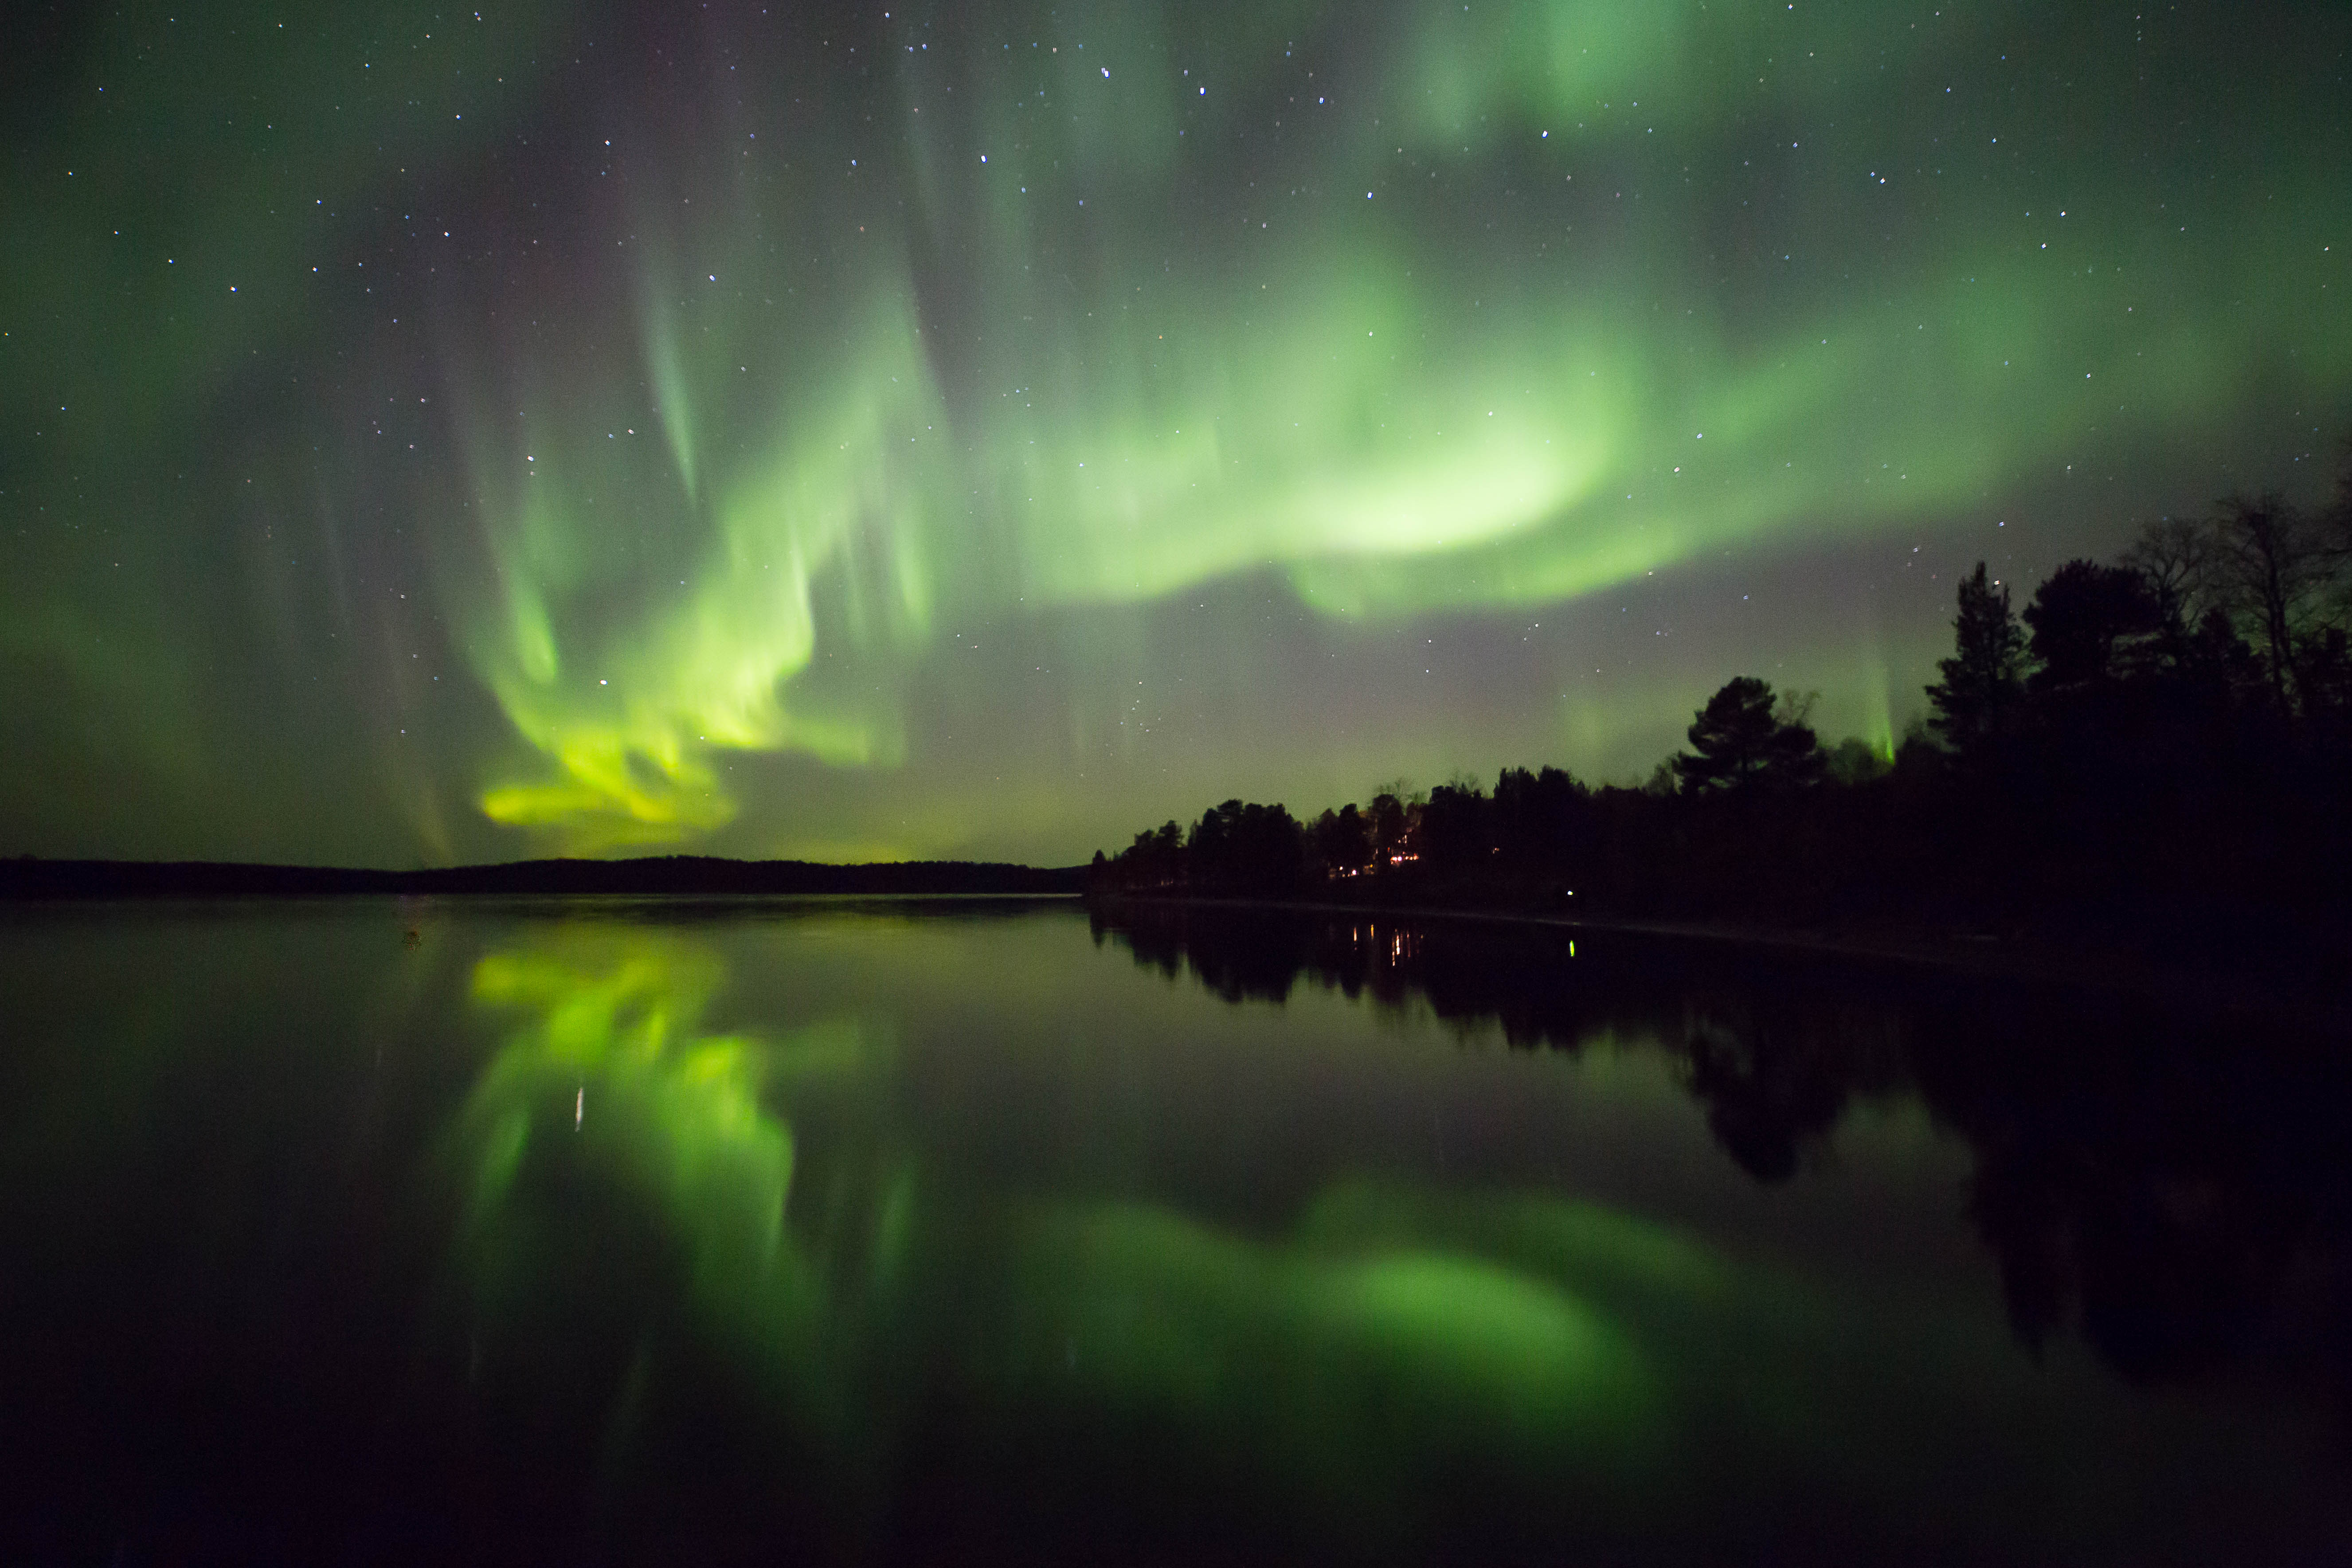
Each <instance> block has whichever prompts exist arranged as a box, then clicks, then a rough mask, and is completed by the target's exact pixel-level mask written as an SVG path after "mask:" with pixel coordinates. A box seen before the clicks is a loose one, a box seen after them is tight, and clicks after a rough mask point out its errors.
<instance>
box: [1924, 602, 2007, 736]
mask: <svg viewBox="0 0 2352 1568" xmlns="http://www.w3.org/2000/svg"><path fill="white" fill-rule="evenodd" d="M1959 598H1960V613H1959V616H1958V618H1957V619H1956V620H1954V621H1953V622H1952V629H1953V632H1954V633H1955V634H1956V635H1955V638H1954V641H1955V644H1956V646H1955V647H1954V649H1953V657H1951V658H1947V659H1940V660H1938V661H1937V665H1936V668H1937V669H1938V670H1940V671H1941V672H1942V673H1943V677H1944V679H1941V680H1939V681H1937V683H1936V684H1935V685H1933V686H1930V687H1929V688H1927V700H1928V701H1929V702H1931V703H1933V704H1935V708H1936V714H1935V717H1934V718H1932V719H1930V720H1928V723H1930V724H1932V725H1933V726H1935V728H1936V730H1937V732H1938V733H1940V734H1941V735H1942V736H1943V737H1944V739H1945V740H1946V741H1948V742H1950V743H1951V744H1952V745H1954V746H1956V747H1958V749H1960V750H1962V751H1966V750H1968V749H1969V747H1970V746H1973V745H1976V744H1979V742H1982V741H1983V740H1984V739H1985V738H1986V737H1987V736H1989V735H1991V734H1994V733H1996V732H1998V731H2000V728H2001V726H2002V725H2003V724H2004V723H2005V722H2006V721H2007V719H2008V717H2009V714H2010V713H2011V710H2013V709H2014V708H2015V707H2016V705H2017V703H2018V700H2020V699H2021V697H2023V696H2024V695H2025V633H2024V631H2023V630H2022V628H2021V627H2020V626H2018V624H2017V617H2016V616H2014V615H2013V614H2011V611H2010V607H2009V590H2008V589H2007V588H2006V587H2002V586H1998V585H1996V584H1991V583H1989V582H1987V581H1986V580H1985V563H1983V562H1981V561H1979V562H1978V563H1977V569H1976V571H1975V572H1974V573H1973V574H1970V575H1969V576H1967V577H1963V578H1961V579H1960V595H1959Z"/></svg>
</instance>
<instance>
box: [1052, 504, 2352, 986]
mask: <svg viewBox="0 0 2352 1568" xmlns="http://www.w3.org/2000/svg"><path fill="white" fill-rule="evenodd" d="M1953 624H1954V634H1955V635H1954V647H1953V653H1952V657H1951V658H1948V659H1945V660H1943V661H1942V662H1941V666H1940V671H1939V673H1940V676H1941V679H1938V680H1937V682H1936V683H1935V684H1933V685H1931V686H1929V687H1928V688H1927V699H1928V702H1929V705H1930V714H1929V716H1928V717H1927V720H1926V721H1924V722H1923V723H1920V724H1917V725H1915V726H1914V728H1913V730H1912V731H1911V732H1910V733H1909V734H1907V735H1906V736H1905V737H1904V739H1903V741H1902V742H1901V744H1900V745H1899V746H1894V747H1890V748H1887V749H1886V750H1885V751H1881V750H1878V749H1874V747H1872V746H1871V745H1869V744H1867V743H1865V742H1863V741H1861V740H1858V739H1849V740H1846V741H1844V742H1840V743H1839V744H1837V745H1835V746H1824V745H1823V744H1822V742H1821V740H1820V738H1819V737H1818V736H1816V734H1815V733H1814V731H1812V729H1811V726H1810V725H1809V723H1808V721H1807V720H1808V711H1809V709H1810V707H1811V701H1810V700H1809V699H1807V698H1803V697H1794V696H1791V695H1790V694H1786V693H1777V692H1775V691H1774V690H1773V689H1772V688H1771V686H1769V684H1767V683H1766V682H1765V681H1763V680H1760V679H1756V678H1754V677H1750V676H1742V677H1739V678H1738V679H1733V680H1731V681H1728V682H1727V683H1726V684H1725V685H1724V687H1723V688H1722V689H1720V690H1718V691H1717V692H1716V694H1715V695H1714V696H1713V697H1712V698H1710V699H1709V700H1708V701H1707V703H1706V706H1705V707H1704V708H1703V709H1701V710H1698V712H1697V713H1696V715H1695V717H1694V721H1693V722H1692V724H1691V725H1690V728H1689V731H1688V733H1689V738H1690V748H1689V750H1688V751H1686V752H1682V753H1680V754H1678V755H1676V756H1675V757H1673V758H1671V759H1669V760H1668V761H1667V762H1665V763H1661V764H1660V765H1659V767H1658V770H1657V772H1656V773H1654V774H1653V776H1652V777H1651V779H1650V781H1649V783H1648V784H1644V785H1643V786H1641V787H1638V788H1627V787H1619V786H1612V785H1603V786H1600V787H1595V786H1593V785H1591V784H1588V783H1587V782H1585V781H1583V780H1580V779H1577V778H1574V777H1572V776H1570V774H1569V773H1565V772H1563V771H1562V770H1560V769H1559V768H1556V767H1540V768H1536V769H1532V770H1531V769H1528V768H1525V767H1517V768H1506V769H1504V770H1503V772H1502V773H1501V775H1500V776H1499V777H1498V778H1496V781H1495V783H1494V785H1493V787H1492V789H1491V790H1489V789H1487V788H1486V787H1484V785H1483V784H1482V782H1481V781H1479V780H1476V779H1472V778H1457V779H1455V780H1454V781H1453V782H1451V783H1449V784H1442V785H1439V786H1438V787H1436V788H1435V789H1433V790H1430V791H1428V792H1427V793H1426V794H1425V795H1423V794H1419V793H1413V792H1410V791H1408V790H1407V789H1405V788H1404V787H1403V786H1402V785H1396V786H1390V787H1387V788H1383V789H1382V790H1381V791H1379V792H1378V793H1376V794H1375V795H1374V796H1373V798H1372V800H1371V801H1370V804H1369V805H1356V804H1352V803H1351V804H1349V805H1345V806H1341V807H1339V808H1338V809H1336V810H1327V811H1325V812H1323V813H1322V814H1321V815H1320V816H1316V817H1314V818H1312V819H1311V820H1307V821H1300V820H1298V819H1297V818H1294V817H1293V816H1291V815H1290V813H1289V812H1288V811H1286V809H1285V808H1284V807H1282V806H1281V805H1255V804H1249V803H1244V802H1242V801H1239V800H1230V801H1227V802H1225V803H1224V804H1223V805H1217V806H1213V807H1212V808H1210V809H1209V810H1208V811H1207V812H1205V813H1203V814H1202V816H1201V817H1200V819H1199V820H1198V821H1197V822H1195V823H1193V824H1192V826H1191V827H1190V828H1189V829H1188V828H1185V827H1183V826H1181V825H1179V824H1177V823H1174V822H1170V823H1167V824H1165V825H1164V826H1160V827H1159V828H1157V829H1151V830H1147V831H1145V832H1142V833H1139V834H1137V835H1136V837H1135V840H1134V842H1133V843H1132V844H1131V845H1129V847H1127V848H1126V849H1124V850H1122V851H1121V852H1120V853H1119V854H1118V855H1117V856H1116V857H1105V856H1102V855H1097V857H1096V859H1095V864H1094V866H1093V868H1092V869H1091V873H1090V880H1089V887H1090V889H1092V890H1093V891H1095V892H1096V893H1097V894H1101V895H1111V896H1147V897H1150V896H1159V897H1202V896H1207V897H1243V898H1273V899H1287V900H1316V901H1327V900H1328V901H1340V902H1350V903H1364V904H1375V905H1391V906H1400V905H1425V906H1448V905H1469V906H1479V907H1486V908H1507V909H1517V910H1541V911H1545V912H1551V913H1572V914H1578V915H1586V916H1595V917H1614V918H1621V919H1623V918H1642V919H1676V920H1717V921H1722V920H1731V921H1763V922H1769V923H1780V924H1806V925H1816V926H1841V925H1843V926H1852V927H1856V928H1860V927H1868V926H1884V925H1887V924H1890V923H1891V924H1893V925H1895V926H1898V927H1901V928H1904V929H1912V930H1929V929H1932V930H1939V931H1966V932H1970V933H1977V934H1995V935H2009V936H2019V935H2026V934H2030V933H2032V932H2034V931H2069V932H2076V933H2084V932H2092V933H2096V932H2113V933H2116V934H2119V935H2125V936H2128V937H2130V938H2131V939H2133V940H2134V941H2138V942H2146V941H2147V940H2148V939H2156V941H2157V945H2158V947H2159V948H2160V949H2161V948H2165V947H2167V946H2169V947H2171V948H2173V949H2175V950H2180V949H2188V948H2199V949H2206V950H2209V951H2210V949H2211V948H2212V947H2213V946H2214V944H2216V943H2224V944H2232V945H2234V946H2236V947H2237V948H2240V949H2242V950H2243V951H2246V952H2256V951H2261V952H2272V953H2276V952H2280V951H2281V947H2280V944H2281V942H2285V941H2286V940H2287V939H2289V938H2290V937H2292V938H2294V939H2295V940H2298V941H2304V942H2308V941H2309V940H2311V938H2312V933H2313V932H2314V931H2317V930H2321V929H2324V928H2337V927H2340V925H2341V923H2342V922H2343V921H2344V919H2345V917H2346V915H2347V912H2348V911H2352V895H2348V894H2347V888H2352V822H2348V821H2347V811H2346V809H2345V808H2346V805H2347V800H2352V647H2347V635H2346V628H2347V624H2352V459H2347V468H2346V470H2345V474H2344V478H2343V479H2342V481H2341V482H2340V483H2339V485H2338V494H2337V499H2336V502H2335V504H2334V505H2332V506H2330V507H2328V508H2326V509H2324V510H2303V509H2298V508H2296V507H2294V506H2293V505H2291V504H2289V503H2288V502H2286V501H2285V500H2283V499H2282V498H2280V497H2279V496H2277V495H2275V494H2267V495H2263V496H2257V497H2252V498H2249V497H2237V498H2233V499H2231V500H2228V501H2225V502H2223V503H2221V506H2220V507H2219V509H2218V510H2216V511H2214V512H2213V513H2212V514H2211V515H2210V516H2207V517H2204V518H2201V519H2196V520H2180V521H2164V522H2161V523H2158V524H2154V525H2151V526H2150V527H2148V528H2147V529H2146V530H2145V531H2143V533H2142V535H2141V536H2140V538H2139V539H2138V540H2137V542H2135V543H2134V544H2133V545H2132V546H2131V548H2129V549H2128V550H2126V552H2124V553H2123V555H2122V556H2121V557H2120V558H2119V559H2117V560H2116V561H2113V562H2105V563H2101V562H2095V561H2089V560H2074V561H2069V562H2067V563H2064V564H2063V565H2062V566H2060V567H2059V568H2058V569H2057V570H2056V571H2054V572H2053V573H2052V574H2050V576H2049V577H2048V578H2047V579H2046V580H2045V581H2043V582H2042V584H2040V585H2039V586H2038V587H2036V588H2035V589H2034V591H2033V594H2032V598H2031V599H2030V600H2029V601H2028V602H2027V604H2026V605H2025V607H2024V610H2023V612H2022V615H2020V614H2019V613H2018V612H2017V611H2016V610H2015V609H2014V608H2013V606H2012V604H2011V586H2010V584H2005V583H2002V582H2000V581H1998V580H1993V579H1990V578H1989V576H1988V574H1987V572H1986V569H1985V567H1984V565H1983V564H1982V563H1979V565H1978V566H1977V568H1976V570H1975V572H1974V573H1973V574H1970V575H1969V576H1968V577H1967V578H1965V579H1963V580H1962V581H1961V583H1960V584H1959V590H1958V615H1957V616H1956V617H1955V620H1954V623H1953ZM2338 934H2340V931H2339V933H2338ZM2328 940H2330V941H2332V940H2333V939H2332V938H2330V939H2328Z"/></svg>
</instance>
